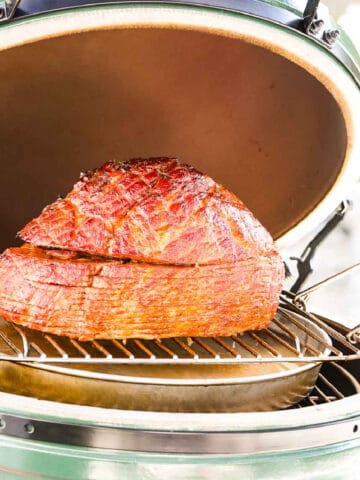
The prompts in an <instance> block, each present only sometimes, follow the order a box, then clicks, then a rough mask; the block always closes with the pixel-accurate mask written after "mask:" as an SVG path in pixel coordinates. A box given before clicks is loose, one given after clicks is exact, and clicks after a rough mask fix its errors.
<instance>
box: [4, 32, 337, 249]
mask: <svg viewBox="0 0 360 480" xmlns="http://www.w3.org/2000/svg"><path fill="white" fill-rule="evenodd" d="M0 82H1V88H0V92H1V93H0V148H1V165H2V171H1V176H0V218H1V235H0V248H5V247H6V246H9V245H14V244H16V243H17V240H16V239H15V235H16V232H17V231H18V230H19V229H20V228H21V226H22V225H24V224H25V223H26V222H27V221H28V220H29V219H31V218H32V217H33V216H35V215H37V214H38V213H39V212H40V210H41V209H42V208H43V207H44V206H45V205H46V204H48V203H49V202H51V201H53V200H54V199H55V198H56V197H57V196H58V195H62V194H64V193H66V192H67V191H68V190H69V189H70V188H71V186H72V184H73V183H74V181H75V180H76V179H77V177H78V174H79V172H80V171H82V170H86V169H89V168H92V167H95V166H97V165H100V164H101V163H103V162H105V161H106V160H109V159H118V160H125V159H128V158H130V157H139V156H140V157H147V156H158V155H174V156H177V157H179V158H180V159H181V160H182V161H184V162H187V163H191V164H194V165H196V166H197V167H199V168H200V169H202V170H203V171H205V172H207V173H209V174H210V175H211V176H213V177H214V178H215V179H216V180H218V181H219V182H222V183H223V184H224V185H226V186H227V187H228V188H230V189H232V190H233V191H234V192H235V193H236V194H237V195H238V196H239V197H240V198H241V199H242V200H243V201H244V202H245V203H246V204H247V205H248V206H249V208H250V209H252V210H253V211H254V213H255V214H256V216H257V217H258V218H259V219H260V220H261V221H262V222H263V223H264V225H265V226H266V227H267V228H268V229H269V230H270V231H271V233H272V234H273V235H274V236H275V237H279V235H281V234H282V233H284V232H286V231H287V230H288V229H289V228H290V226H292V225H294V224H295V223H296V222H298V221H299V220H300V219H301V218H303V217H304V216H305V215H306V214H307V213H308V212H310V211H311V210H312V209H313V208H314V206H315V205H316V204H317V203H318V202H319V200H321V198H322V197H323V196H324V195H325V193H326V192H327V191H328V190H329V188H330V186H331V185H332V184H333V182H334V180H335V178H336V176H337V174H338V172H339V170H340V168H341V166H342V163H343V159H344V155H345V148H346V147H345V145H346V131H345V125H344V121H343V117H342V114H341V112H340V110H339V108H338V106H337V104H336V102H335V101H334V99H333V97H332V96H331V95H330V94H329V93H328V92H327V91H326V89H325V88H324V87H323V86H322V85H321V84H320V83H319V82H318V81H317V80H315V79H314V78H313V77H312V76H311V75H310V74H308V73H307V72H306V71H305V70H303V69H301V68H300V67H298V66H296V65H295V64H292V63H291V62H289V61H288V60H286V59H284V58H282V57H280V56H278V55H276V54H274V53H271V52H269V51H268V50H266V49H264V48H261V47H258V46H254V45H251V44H249V43H246V42H244V41H241V40H238V39H231V38H224V37H221V36H218V35H211V34H207V33H204V32H194V31H180V30H157V29H145V28H143V29H133V30H132V29H126V30H110V31H96V32H95V31H92V32H87V33H81V34H76V35H71V36H67V37H62V38H53V39H48V40H44V41H40V42H37V43H33V44H29V45H25V46H22V47H17V48H13V49H10V50H7V51H4V52H2V53H1V54H0Z"/></svg>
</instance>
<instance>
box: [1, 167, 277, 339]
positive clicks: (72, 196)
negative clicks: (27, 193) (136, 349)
mask: <svg viewBox="0 0 360 480" xmlns="http://www.w3.org/2000/svg"><path fill="white" fill-rule="evenodd" d="M20 236H21V238H22V239H23V240H25V241H26V242H27V243H25V244H24V245H23V246H22V247H20V248H9V249H7V250H6V251H5V252H4V253H3V254H2V255H1V256H0V315H2V316H3V317H5V318H6V319H8V320H10V321H13V322H15V323H19V324H21V325H24V326H27V327H30V328H34V329H38V330H42V331H45V332H49V333H54V334H58V335H67V336H69V337H73V338H78V339H81V340H91V339H95V338H133V337H138V338H161V337H173V336H210V335H231V334H235V333H239V332H243V331H245V330H249V329H261V328H266V327H267V326H268V325H269V323H270V321H271V319H272V318H273V316H274V314H275V311H276V308H277V305H278V298H279V293H280V289H281V285H282V280H283V273H284V272H283V264H282V261H281V258H280V256H279V254H278V252H277V250H276V248H275V246H274V243H273V240H272V238H271V236H270V234H269V233H268V232H267V231H266V230H265V229H264V227H262V226H261V224H260V223H259V222H258V221H257V220H256V219H255V218H254V216H253V215H252V214H251V212H250V211H249V210H248V209H247V208H246V207H245V206H244V204H243V203H242V202H241V201H240V200H239V199H238V198H237V197H236V196H235V195H234V194H232V193H230V192H229V191H227V190H226V189H225V188H224V187H222V186H220V185H218V184H217V183H215V182H214V181H213V180H212V179H211V178H210V177H208V176H207V175H204V174H201V173H200V172H198V171H197V170H196V169H194V168H193V167H190V166H188V165H183V164H180V163H179V162H178V161H177V160H176V159H170V158H156V159H148V160H131V161H128V162H125V163H116V162H108V163H106V164H105V165H104V166H102V167H101V168H99V169H96V170H93V171H91V172H87V173H86V174H83V175H82V176H81V178H80V180H79V181H78V182H77V183H76V184H75V186H74V188H73V190H72V191H71V192H70V193H69V194H68V195H67V196H66V197H65V198H62V199H58V200H57V201H55V202H54V203H53V204H51V205H50V206H48V207H46V208H45V209H44V210H43V212H42V213H41V215H40V216H39V217H38V218H36V219H34V220H32V221H31V222H29V223H28V224H27V225H26V226H25V227H24V228H23V230H22V231H21V232H20Z"/></svg>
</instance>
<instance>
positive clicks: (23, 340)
mask: <svg viewBox="0 0 360 480" xmlns="http://www.w3.org/2000/svg"><path fill="white" fill-rule="evenodd" d="M286 306H287V307H291V309H292V310H295V314H294V312H293V311H291V310H289V309H288V308H286ZM296 311H297V313H301V315H302V317H299V316H298V315H296ZM303 317H306V318H307V320H306V321H304V320H303ZM314 324H317V326H318V327H320V328H321V329H322V330H323V331H325V332H326V334H327V335H328V336H329V337H330V338H331V339H332V340H336V344H337V345H339V344H340V345H341V346H342V347H344V348H343V349H341V350H340V349H339V348H336V347H335V346H333V345H332V342H331V341H328V340H327V338H328V337H326V335H322V336H321V335H320V334H319V330H318V329H316V328H314V327H313V325H314ZM329 340H330V339H329ZM354 359H360V350H359V345H356V344H353V343H350V342H349V341H348V340H347V339H346V337H345V336H343V335H342V334H340V333H339V332H337V331H336V330H334V329H332V328H331V327H329V326H328V325H327V324H326V323H324V322H322V321H321V320H320V319H319V318H318V317H316V316H314V315H312V314H309V313H307V312H303V311H302V310H300V309H299V308H298V307H296V306H294V305H293V304H292V303H291V301H290V300H288V299H287V297H283V298H282V306H281V307H280V308H279V310H278V313H277V314H276V316H275V318H274V320H273V321H272V323H271V325H270V328H268V329H267V330H262V331H256V332H255V331H253V332H246V333H244V334H240V335H233V336H231V337H211V338H199V337H189V338H169V339H161V340H160V339H157V340H139V339H128V340H127V341H122V340H94V341H91V342H85V341H77V340H73V339H69V338H66V337H60V336H56V335H49V334H44V333H41V332H37V331H34V330H30V329H27V328H23V327H19V326H17V325H14V324H12V323H9V322H6V321H5V320H4V319H1V321H0V360H10V361H22V362H24V361H26V362H37V363H75V362H76V363H77V364H79V363H88V364H89V363H102V364H104V363H113V364H136V363H139V364H236V363H261V362H296V363H298V362H299V361H301V363H305V362H314V361H328V360H331V361H334V360H354Z"/></svg>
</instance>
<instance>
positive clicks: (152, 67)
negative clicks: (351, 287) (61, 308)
mask: <svg viewBox="0 0 360 480" xmlns="http://www.w3.org/2000/svg"><path fill="white" fill-rule="evenodd" d="M0 6H1V10H0V11H1V22H2V24H1V26H0V50H1V54H0V72H1V77H0V78H1V92H2V95H1V105H2V108H1V109H0V125H1V128H0V142H1V151H2V159H3V160H2V176H1V179H0V185H1V188H0V205H1V226H2V228H1V236H0V244H1V247H2V249H4V248H6V247H7V246H9V245H13V244H14V236H15V233H16V232H17V231H18V230H19V229H20V228H21V226H22V225H24V224H25V223H26V222H27V221H28V220H29V219H30V218H33V217H34V216H35V215H37V214H38V212H39V211H40V210H41V208H42V207H43V206H44V205H46V204H48V203H49V202H51V201H52V200H53V199H54V197H56V195H58V194H59V193H63V192H65V191H67V190H68V189H69V186H70V185H71V184H72V181H73V179H74V178H76V176H77V175H78V173H79V171H84V170H87V169H89V168H92V167H94V166H96V165H97V164H99V161H100V162H101V161H105V160H108V159H111V158H114V157H115V158H117V157H118V156H119V155H121V157H122V158H123V159H127V158H131V157H139V156H140V157H141V156H143V157H144V156H145V157H148V156H157V155H159V154H171V155H176V156H178V157H179V158H181V159H182V160H184V161H187V162H191V163H192V164H194V165H195V166H196V167H198V168H199V169H201V170H203V171H206V172H207V173H209V174H210V175H211V176H212V177H213V178H214V179H216V181H218V182H220V183H222V184H224V185H226V186H227V187H228V188H229V189H231V190H233V191H234V192H235V193H236V194H237V195H238V196H239V197H240V198H241V199H242V200H243V201H244V202H245V203H246V204H247V206H248V207H249V208H250V209H251V210H252V211H253V212H254V213H255V215H256V216H257V217H258V218H259V220H260V221H261V222H262V223H263V224H264V225H265V226H266V227H267V228H268V230H269V231H270V232H271V233H272V235H273V236H274V238H275V239H276V240H277V243H278V246H279V248H280V249H281V250H282V252H283V254H284V259H285V260H287V256H288V252H289V251H290V250H291V248H292V247H293V246H294V245H295V242H297V244H299V242H302V243H306V242H305V240H301V239H304V238H305V236H306V235H310V234H311V235H314V232H316V234H315V237H314V238H313V240H312V241H311V242H310V243H308V245H307V246H306V248H305V250H304V252H303V254H302V255H301V257H300V258H299V259H298V270H299V276H298V277H297V278H291V279H288V282H287V283H289V284H290V285H291V284H292V287H291V286H289V288H287V290H290V291H286V290H284V292H283V294H282V295H281V299H280V307H279V309H278V312H277V314H276V316H275V318H274V320H273V321H272V323H271V325H270V328H269V329H267V330H262V331H257V332H247V333H245V334H243V335H236V336H232V337H212V338H197V337H191V338H170V339H163V340H141V339H132V340H127V341H126V342H125V341H122V340H121V339H116V340H95V341H91V342H84V341H76V340H71V339H68V338H65V337H60V336H55V335H49V334H44V333H39V332H35V331H31V330H29V329H26V328H23V327H20V326H15V325H13V324H11V323H9V322H7V321H5V320H4V319H1V320H0V360H1V361H0V390H1V393H0V414H1V419H0V477H1V478H2V479H3V478H4V479H15V478H28V479H35V478H36V479H37V478H49V479H50V478H54V479H55V478H57V479H60V478H61V479H75V478H76V479H100V478H101V479H102V478H106V479H107V480H110V479H117V478H120V477H121V478H147V479H151V478H173V479H176V478H179V479H180V478H181V479H183V478H194V479H195V478H199V479H200V478H217V477H219V476H220V475H221V476H222V477H224V478H228V479H232V478H239V476H241V477H242V478H256V479H270V478H276V479H288V478H289V476H291V478H292V479H297V478H299V479H300V478H301V479H304V478H316V479H322V478H324V479H325V478H326V479H327V480H328V479H330V478H331V479H335V478H336V479H340V478H341V479H343V478H346V479H357V478H358V477H359V473H358V472H359V467H360V406H359V405H360V403H359V399H360V395H359V393H360V383H359V382H360V371H359V369H360V353H359V348H360V338H359V329H358V328H354V329H352V330H351V329H349V328H346V327H344V326H343V325H341V323H340V322H339V321H338V319H334V320H335V321H334V320H329V319H327V318H324V317H322V316H320V315H314V314H313V313H310V312H308V311H307V307H306V299H307V296H308V295H309V294H310V293H312V292H313V291H314V290H316V289H317V288H319V287H320V286H322V283H320V284H319V285H315V286H314V288H310V289H306V290H303V291H302V292H301V291H300V290H301V286H302V284H303V282H304V279H305V278H306V276H307V274H308V273H309V272H310V270H311V268H310V260H311V257H312V255H313V253H314V250H315V248H316V247H317V246H318V244H319V243H320V242H321V240H322V239H323V238H324V236H325V235H326V234H327V233H328V232H329V231H330V230H332V229H333V228H334V227H335V226H336V224H337V223H338V222H339V220H341V219H342V217H343V215H344V211H345V209H346V202H345V203H343V204H342V206H340V207H338V205H340V204H341V202H342V201H343V200H344V198H346V197H347V194H348V192H349V191H350V189H351V187H352V186H353V185H354V184H355V182H356V180H357V179H358V178H359V170H360V168H359V165H358V155H359V150H360V148H359V142H360V133H359V125H360V119H359V111H360V95H359V83H360V72H359V62H360V59H359V57H358V55H357V53H356V51H355V49H354V47H353V46H352V44H351V42H350V40H349V39H348V38H347V37H346V35H345V34H344V33H343V32H340V31H339V29H338V27H337V26H336V25H335V24H334V22H333V21H332V20H331V18H330V17H329V15H328V12H327V10H326V9H325V8H324V7H322V6H321V5H319V2H318V1H312V0H309V1H308V2H295V1H294V2H278V1H277V2H270V1H260V0H259V1H256V0H254V1H247V0H246V1H242V0H237V1H231V0H229V1H226V0H219V1H218V2H217V1H206V2H196V3H193V2H190V1H189V2H172V1H167V2H162V1H161V2H160V1H157V2H156V1H155V2H144V1H131V2H121V1H119V2H96V1H95V2H93V1H91V0H87V1H66V0H62V1H51V2H47V1H43V2H38V1H35V0H28V1H27V0H21V1H20V2H19V1H12V2H11V1H10V2H2V3H1V5H0ZM333 212H335V213H333ZM356 268H357V265H354V267H353V268H351V269H349V270H347V271H345V272H340V273H339V274H337V276H336V277H335V278H338V277H339V276H342V275H344V274H348V273H351V272H352V271H353V270H355V269H356ZM335 278H331V279H329V280H328V281H331V280H334V279H335ZM294 282H295V283H294ZM299 292H300V293H299Z"/></svg>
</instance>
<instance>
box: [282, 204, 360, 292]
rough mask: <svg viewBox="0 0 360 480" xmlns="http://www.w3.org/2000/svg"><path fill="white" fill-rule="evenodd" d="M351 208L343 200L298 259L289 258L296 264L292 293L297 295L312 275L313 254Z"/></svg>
mask: <svg viewBox="0 0 360 480" xmlns="http://www.w3.org/2000/svg"><path fill="white" fill-rule="evenodd" d="M349 208H351V202H350V201H349V200H345V201H344V202H342V203H341V204H340V205H339V206H338V208H337V209H336V210H335V213H334V214H333V215H332V217H331V218H330V220H328V222H327V223H326V224H325V226H324V227H323V228H322V229H321V230H320V232H318V233H317V234H316V235H315V237H314V238H313V239H312V240H311V241H310V242H309V243H308V245H306V247H305V249H304V251H303V252H302V254H301V255H300V257H290V260H295V261H296V263H297V270H298V278H297V280H296V281H295V283H294V285H293V286H292V287H291V288H290V291H291V292H293V293H298V291H299V290H300V287H301V286H302V284H303V283H304V282H305V280H306V279H307V277H308V276H309V275H310V274H311V273H312V271H313V270H312V267H311V260H312V258H313V256H314V254H315V251H316V249H317V248H318V246H319V244H320V243H321V242H322V241H323V240H324V239H325V238H326V237H327V235H328V234H329V233H330V232H331V231H332V230H333V229H334V228H335V227H336V226H337V225H338V223H339V222H340V221H341V220H342V219H343V218H344V216H345V214H346V212H347V211H348V210H349Z"/></svg>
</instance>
